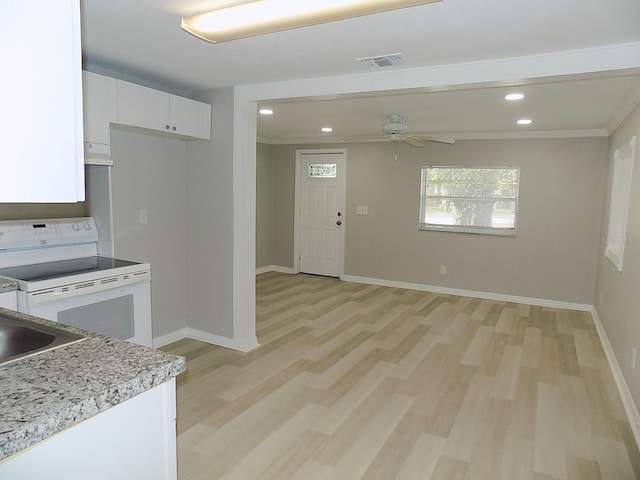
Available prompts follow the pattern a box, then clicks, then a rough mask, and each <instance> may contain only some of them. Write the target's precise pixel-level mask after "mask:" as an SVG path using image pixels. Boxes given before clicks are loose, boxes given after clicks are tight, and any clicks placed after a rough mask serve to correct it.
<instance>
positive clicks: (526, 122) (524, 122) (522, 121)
mask: <svg viewBox="0 0 640 480" xmlns="http://www.w3.org/2000/svg"><path fill="white" fill-rule="evenodd" d="M516 123H517V124H518V125H531V124H532V123H533V120H530V119H528V118H521V119H520V120H518V121H517V122H516Z"/></svg>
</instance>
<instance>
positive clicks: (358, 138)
mask: <svg viewBox="0 0 640 480" xmlns="http://www.w3.org/2000/svg"><path fill="white" fill-rule="evenodd" d="M388 139H389V138H388V136H387V135H384V134H382V135H354V136H352V137H342V140H345V141H347V142H370V141H371V140H388Z"/></svg>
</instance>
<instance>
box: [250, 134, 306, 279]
mask: <svg viewBox="0 0 640 480" xmlns="http://www.w3.org/2000/svg"><path fill="white" fill-rule="evenodd" d="M296 148H297V147H296V146H290V145H286V146H282V145H278V146H275V145H266V144H261V143H259V144H258V151H257V154H256V162H257V168H256V170H257V172H256V176H257V184H256V186H257V192H256V194H257V198H256V203H257V205H256V227H257V228H258V229H259V230H258V231H256V267H258V268H259V267H265V266H269V265H276V266H279V267H286V268H292V267H293V215H294V197H295V174H296V170H295V155H296ZM263 198H264V199H268V200H266V201H270V202H273V204H272V207H271V212H272V215H271V216H269V213H268V210H267V208H269V207H266V206H264V205H261V203H260V201H261V199H263ZM268 224H270V225H271V227H269V226H268ZM260 230H261V231H260ZM267 232H268V233H267ZM269 234H270V235H272V237H269V236H267V235H269Z"/></svg>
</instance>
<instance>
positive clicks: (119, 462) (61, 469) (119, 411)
mask: <svg viewBox="0 0 640 480" xmlns="http://www.w3.org/2000/svg"><path fill="white" fill-rule="evenodd" d="M175 391H176V390H175V378H174V379H171V380H169V381H167V382H165V383H163V384H162V385H159V386H157V387H155V388H153V389H151V390H148V391H146V392H144V393H142V394H140V395H138V396H136V397H133V398H132V399H130V400H128V401H126V402H123V403H121V404H119V405H116V406H115V407H112V408H110V409H109V410H106V411H105V412H103V413H100V414H98V415H96V416H94V417H91V418H89V419H88V420H85V421H84V422H81V423H79V424H77V425H74V426H73V427H70V428H68V429H66V430H64V431H62V432H60V433H58V434H56V435H54V436H52V437H51V438H49V439H47V440H43V441H42V442H40V443H38V444H36V445H34V446H33V447H31V448H29V449H27V450H25V451H24V452H21V453H18V454H16V455H13V456H12V457H9V458H8V459H6V460H5V461H4V462H0V478H1V479H2V480H25V479H29V480H51V479H65V480H86V479H88V478H90V479H91V480H113V479H116V478H117V479H123V480H125V479H136V480H176V479H177V462H176V426H175V419H176V404H175V398H176V397H175Z"/></svg>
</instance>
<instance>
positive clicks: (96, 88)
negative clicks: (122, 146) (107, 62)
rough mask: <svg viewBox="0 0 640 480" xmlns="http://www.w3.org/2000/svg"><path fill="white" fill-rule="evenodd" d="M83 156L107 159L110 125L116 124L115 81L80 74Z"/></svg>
mask: <svg viewBox="0 0 640 480" xmlns="http://www.w3.org/2000/svg"><path fill="white" fill-rule="evenodd" d="M82 90H83V94H84V97H83V103H84V143H85V154H88V155H97V156H105V157H109V156H110V154H111V149H110V144H111V140H110V139H111V124H112V123H115V122H116V80H115V79H114V78H111V77H105V76H104V75H98V74H96V73H91V72H82Z"/></svg>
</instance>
